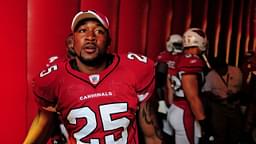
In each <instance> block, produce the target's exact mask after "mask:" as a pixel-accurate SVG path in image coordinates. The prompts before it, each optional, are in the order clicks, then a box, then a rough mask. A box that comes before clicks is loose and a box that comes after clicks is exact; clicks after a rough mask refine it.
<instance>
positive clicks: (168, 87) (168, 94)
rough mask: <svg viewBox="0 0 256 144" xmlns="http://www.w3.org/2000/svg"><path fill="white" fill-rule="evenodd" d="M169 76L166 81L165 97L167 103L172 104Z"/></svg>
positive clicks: (172, 91) (171, 88)
mask: <svg viewBox="0 0 256 144" xmlns="http://www.w3.org/2000/svg"><path fill="white" fill-rule="evenodd" d="M170 77H171V76H170V75H168V77H167V79H166V89H167V97H168V103H169V104H172V103H173V93H174V90H173V87H172V82H171V80H170Z"/></svg>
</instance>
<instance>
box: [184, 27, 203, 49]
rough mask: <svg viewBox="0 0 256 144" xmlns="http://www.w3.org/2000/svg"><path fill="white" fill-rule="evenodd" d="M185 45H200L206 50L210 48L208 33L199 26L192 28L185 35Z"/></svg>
mask: <svg viewBox="0 0 256 144" xmlns="http://www.w3.org/2000/svg"><path fill="white" fill-rule="evenodd" d="M183 45H184V47H198V48H199V49H200V51H202V52H204V51H206V50H207V49H208V40H207V37H206V34H205V33H204V32H203V31H202V30H201V29H199V28H190V29H188V30H187V31H186V32H185V33H184V35H183Z"/></svg>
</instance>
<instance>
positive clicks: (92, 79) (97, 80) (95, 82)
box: [89, 74, 100, 85]
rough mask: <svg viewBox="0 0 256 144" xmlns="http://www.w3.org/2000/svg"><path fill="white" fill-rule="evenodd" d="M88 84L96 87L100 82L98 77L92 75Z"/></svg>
mask: <svg viewBox="0 0 256 144" xmlns="http://www.w3.org/2000/svg"><path fill="white" fill-rule="evenodd" d="M89 79H90V82H91V83H92V84H94V85H96V84H97V83H98V82H99V81H100V75H98V74H93V75H90V76H89Z"/></svg>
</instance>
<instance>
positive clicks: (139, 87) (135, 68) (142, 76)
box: [127, 53, 155, 102]
mask: <svg viewBox="0 0 256 144" xmlns="http://www.w3.org/2000/svg"><path fill="white" fill-rule="evenodd" d="M127 58H128V63H127V66H128V67H129V69H130V70H131V74H132V75H133V79H134V82H135V90H136V93H137V96H138V99H139V101H140V102H142V101H145V100H147V99H148V98H149V97H151V96H152V94H153V91H154V88H155V78H154V77H155V66H154V61H152V60H151V59H149V58H147V57H146V56H144V55H139V54H134V53H129V54H128V55H127Z"/></svg>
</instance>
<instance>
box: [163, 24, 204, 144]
mask: <svg viewBox="0 0 256 144" xmlns="http://www.w3.org/2000/svg"><path fill="white" fill-rule="evenodd" d="M207 43H208V42H207V38H206V35H205V33H204V32H203V31H202V30H201V29H198V28H190V29H188V30H187V31H186V32H185V33H184V35H183V46H184V53H183V55H182V56H181V57H180V58H179V61H178V63H177V65H176V73H175V75H173V76H172V84H173V88H174V99H173V104H172V105H171V107H170V108H169V110H168V115H167V118H168V121H169V123H170V124H171V126H172V127H173V129H174V131H175V143H176V144H195V143H198V142H199V137H201V129H200V126H199V123H200V125H201V128H203V127H204V120H205V114H204V108H203V104H202V101H201V99H200V91H201V90H200V89H201V85H202V80H203V69H204V62H203V60H202V59H200V57H199V56H200V55H201V54H202V53H203V52H205V51H206V49H207ZM198 122H199V123H198Z"/></svg>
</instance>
